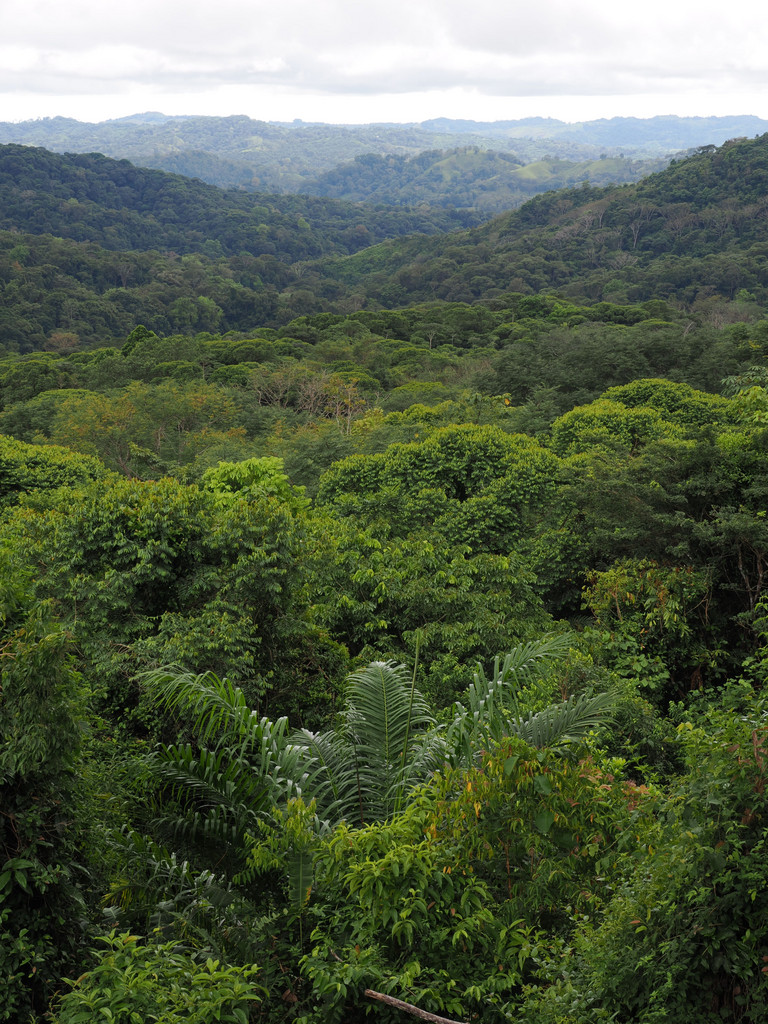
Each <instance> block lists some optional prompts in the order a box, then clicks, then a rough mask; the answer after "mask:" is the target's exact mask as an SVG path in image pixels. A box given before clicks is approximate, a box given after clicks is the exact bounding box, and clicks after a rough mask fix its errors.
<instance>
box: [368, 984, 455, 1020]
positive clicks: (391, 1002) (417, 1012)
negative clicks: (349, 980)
mask: <svg viewBox="0 0 768 1024" xmlns="http://www.w3.org/2000/svg"><path fill="white" fill-rule="evenodd" d="M365 995H367V996H368V998H369V999H378V1000H379V1002H381V1003H386V1004H387V1006H394V1008H395V1009H396V1010H404V1011H405V1012H406V1013H410V1014H412V1016H414V1017H418V1018H419V1019H420V1020H429V1021H432V1022H433V1024H467V1022H466V1021H461V1020H450V1019H449V1018H448V1017H438V1015H437V1014H436V1013H428V1012H427V1011H426V1010H421V1009H419V1007H418V1006H414V1005H413V1003H404V1002H403V1000H402V999H395V997H394V996H386V995H384V993H383V992H377V991H376V990H375V989H372V988H367V989H366V990H365Z"/></svg>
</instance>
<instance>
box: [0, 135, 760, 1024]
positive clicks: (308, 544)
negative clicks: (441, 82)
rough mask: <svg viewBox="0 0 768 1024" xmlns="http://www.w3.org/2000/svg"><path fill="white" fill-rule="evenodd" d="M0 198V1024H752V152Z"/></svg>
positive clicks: (77, 159) (95, 179) (756, 965)
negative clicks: (418, 181) (493, 198)
mask: <svg viewBox="0 0 768 1024" xmlns="http://www.w3.org/2000/svg"><path fill="white" fill-rule="evenodd" d="M360 159H361V160H362V161H363V163H365V161H366V160H367V161H368V164H367V166H369V167H375V165H376V161H377V160H379V159H380V157H376V158H375V159H374V158H373V157H371V158H369V157H365V158H363V157H361V158H360ZM429 160H431V157H430V158H429ZM429 160H427V161H426V163H427V164H429ZM0 194H2V196H3V202H2V207H1V208H2V225H1V226H2V231H0V289H2V303H0V343H1V344H2V346H3V347H2V349H1V350H0V562H2V571H1V572H0V673H1V678H0V812H1V813H0V844H1V845H0V922H1V923H2V932H1V933H0V1022H7V1024H85V1022H91V1021H97V1020H101V1019H104V1020H107V1021H113V1022H115V1024H138V1022H142V1024H143V1022H144V1021H157V1022H158V1024H181V1022H184V1024H209V1022H212V1021H223V1022H228V1024H249V1022H250V1024H255V1022H257V1021H262V1022H264V1024H281V1022H286V1024H287V1022H296V1024H321V1022H322V1024H325V1022H329V1024H356V1022H358V1021H360V1022H362V1021H363V1020H366V1021H369V1020H370V1021H382V1022H386V1024H395V1022H402V1021H405V1020H408V1019H411V1018H412V1017H417V1018H420V1019H424V1020H430V1021H433V1022H437V1024H446V1022H448V1024H456V1022H464V1024H470V1022H473V1024H474V1022H477V1024H510V1022H513V1021H523V1020H524V1021H526V1024H592V1022H595V1021H605V1022H618V1024H662V1022H678V1021H683V1020H696V1021H701V1022H703V1024H715V1022H721V1021H733V1022H738V1021H743V1022H746V1024H760V1022H762V1021H764V1020H765V1019H766V1015H767V1014H768V885H767V884H766V883H767V882H768V878H767V877H766V875H767V873H768V868H766V864H767V863H768V860H767V859H766V849H765V844H766V838H767V837H768V795H767V794H766V782H767V781H768V697H767V696H766V678H767V675H768V515H767V512H768V504H767V500H768V364H767V362H766V360H767V359H768V312H767V307H768V264H767V263H766V258H767V257H768V199H766V196H768V136H765V135H763V136H758V137H756V138H754V139H737V140H734V141H731V142H726V143H725V144H723V145H722V146H720V147H718V148H716V147H714V146H706V147H701V148H699V149H698V150H697V151H696V152H695V153H693V154H692V155H691V156H689V157H686V158H684V159H679V160H676V161H675V162H673V163H672V164H671V165H670V166H669V167H667V168H665V169H664V170H662V171H659V172H658V173H655V174H653V175H650V176H648V177H645V178H643V179H642V180H641V181H639V182H637V183H629V184H625V185H620V186H617V185H611V186H608V187H604V188H600V187H597V186H596V185H593V184H590V183H588V182H585V183H583V184H580V185H578V186H577V187H575V188H569V189H565V190H556V191H552V192H548V193H546V194H543V195H539V196H536V197H535V198H533V199H531V200H529V201H528V202H526V203H525V204H524V205H522V206H520V207H519V209H515V210H510V211H508V212H506V213H504V214H502V215H501V216H499V217H496V218H494V219H492V220H490V221H486V222H482V223H481V222H480V220H477V221H475V220H472V219H471V218H470V219H469V221H467V220H462V217H463V216H464V214H463V213H461V212H457V211H456V210H453V209H450V208H449V207H448V206H446V208H444V209H438V208H436V207H432V206H429V205H427V204H424V205H423V206H420V207H419V208H418V209H416V210H414V209H412V208H411V207H407V206H399V205H396V204H393V205H387V204H386V203H382V204H381V205H380V206H377V207H373V206H368V205H366V204H364V203H363V202H359V201H357V202H354V203H351V202H347V201H344V200H336V199H334V200H331V199H327V198H318V197H314V198H312V197H309V196H303V195H298V194H297V195H290V196H286V195H270V194H267V193H260V194H246V193H243V192H241V191H232V190H220V189H217V188H216V187H214V186H212V185H208V184H204V183H202V182H200V181H191V180H189V179H185V178H183V177H181V176H180V175H174V174H168V173H164V172H162V171H159V170H147V169H142V168H140V167H136V166H134V165H132V164H129V163H128V162H127V161H126V160H112V159H109V158H107V157H104V156H100V155H98V154H89V155H85V156H78V155H72V154H70V155H66V156H61V155H56V154H54V153H52V152H49V151H46V150H42V149H39V148H34V147H30V146H22V145H19V144H17V143H13V144H9V145H7V146H0ZM389 202H393V201H392V197H389Z"/></svg>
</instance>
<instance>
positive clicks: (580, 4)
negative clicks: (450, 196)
mask: <svg viewBox="0 0 768 1024" xmlns="http://www.w3.org/2000/svg"><path fill="white" fill-rule="evenodd" d="M761 12H762V13H761ZM766 44H768V8H762V5H760V4H757V3H755V2H754V0H730V2H728V3H723V2H722V0H718V2H717V3H714V2H712V0H696V2H694V0H643V2H642V3H640V4H627V3H623V2H622V0H612V2H608V0H528V2H526V3H520V0H270V2H265V0H205V2H203V0H183V2H179V0H127V2H126V0H124V2H121V3H116V4H110V3H104V2H102V3H98V4H97V3H95V2H93V0H67V3H61V0H0V120H3V121H22V120H26V119H28V118H38V117H55V116H59V115H61V116H65V117H74V118H77V119H78V120H80V121H102V120H106V119H109V118H117V117H125V116H127V115H129V114H135V113H143V112H146V111H158V112H161V113H164V114H213V115H228V114H246V115H248V116H249V117H253V118H256V119H258V120H264V121H292V120H294V119H301V120H304V121H324V122H328V123H336V124H352V123H365V122H414V121H422V120H426V119H429V118H433V117H452V118H469V119H472V120H477V121H493V120H505V119H517V118H522V117H531V116H541V117H556V118H559V119H561V120H563V121H583V120H593V119H595V118H601V117H615V116H633V117H652V116H654V115H656V114H677V115H679V116H713V115H728V114H731V115H735V114H754V115H757V116H759V117H763V118H768V45H766Z"/></svg>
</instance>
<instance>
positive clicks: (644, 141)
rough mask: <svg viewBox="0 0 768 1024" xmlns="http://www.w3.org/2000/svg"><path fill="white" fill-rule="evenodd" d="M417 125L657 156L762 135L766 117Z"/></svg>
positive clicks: (767, 129)
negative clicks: (549, 140) (554, 141)
mask: <svg viewBox="0 0 768 1024" xmlns="http://www.w3.org/2000/svg"><path fill="white" fill-rule="evenodd" d="M421 127H422V128H427V129H430V130H431V131H435V132H441V133H447V134H452V135H464V134H469V135H482V136H484V137H486V138H493V139H494V140H499V139H504V140H507V141H508V142H509V141H516V140H518V139H529V140H530V139H538V140H542V139H551V140H558V141H560V142H562V143H570V144H573V145H581V146H588V147H606V148H608V149H610V150H611V151H613V152H616V151H617V150H624V151H626V153H628V154H630V153H631V154H633V155H635V156H640V155H645V156H652V155H659V154H663V153H672V152H674V151H676V150H677V151H679V150H685V149H694V148H697V147H699V146H708V145H716V146H719V145H722V144H723V143H724V142H727V141H729V140H730V139H735V138H741V137H744V136H746V137H748V138H752V137H754V136H756V135H762V134H764V133H765V132H768V121H765V120H763V119H762V118H760V117H753V116H751V115H743V116H732V117H677V116H674V115H671V114H670V115H666V116H659V117H646V118H640V117H611V118H601V119H600V120H597V121H577V122H575V123H569V122H566V121H557V120H555V119H554V118H550V117H527V118H523V119H522V120H519V121H454V120H451V119H450V118H447V117H440V118H434V119H433V120H431V121H422V123H421Z"/></svg>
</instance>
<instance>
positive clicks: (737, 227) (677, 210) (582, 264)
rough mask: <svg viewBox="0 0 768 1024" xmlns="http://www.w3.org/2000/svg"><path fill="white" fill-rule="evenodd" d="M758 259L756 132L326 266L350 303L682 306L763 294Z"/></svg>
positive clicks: (763, 156) (765, 247) (764, 248)
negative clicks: (474, 224) (499, 299)
mask: <svg viewBox="0 0 768 1024" xmlns="http://www.w3.org/2000/svg"><path fill="white" fill-rule="evenodd" d="M767 258H768V135H763V136H760V137H759V138H757V139H754V140H746V139H737V140H734V141H732V142H728V143H726V144H725V145H724V146H722V147H720V148H717V149H716V148H715V147H712V146H709V147H704V148H702V149H701V150H700V151H699V152H697V153H696V154H694V155H692V156H690V157H688V158H687V159H685V160H681V161H679V162H676V163H673V164H672V165H671V166H670V167H668V168H667V169H665V170H664V171H661V172H659V173H657V174H654V175H651V176H650V177H648V178H646V179H644V180H643V181H641V182H639V183H637V184H634V185H624V186H619V187H607V188H604V189H595V188H591V187H589V186H587V185H583V186H581V187H578V188H575V189H570V190H567V191H559V192H552V193H547V194H544V195H540V196H537V197H535V198H534V199H532V200H531V201H530V202H528V203H526V204H525V205H524V206H522V207H521V208H520V209H518V210H515V211H513V212H511V213H508V214H506V215H504V216H501V217H498V218H496V219H494V220H492V221H490V222H489V223H487V224H484V225H482V226H480V227H478V228H475V229H474V230H470V231H467V232H465V233H463V234H459V235H453V236H451V237H450V238H445V239H422V240H419V241H416V240H407V241H402V240H399V241H398V242H397V243H385V244H383V245H381V246H377V247H374V248H371V249H368V250H366V251H365V252H362V253H359V254H358V255H356V256H353V257H351V258H349V259H345V260H343V261H338V262H337V263H336V264H335V265H334V266H333V268H332V272H333V273H334V274H335V275H337V276H338V278H339V279H340V280H342V281H344V282H345V283H346V284H347V286H348V287H352V288H354V289H355V290H356V291H357V292H358V293H359V294H360V301H363V302H365V301H367V300H369V299H370V298H371V297H372V296H374V295H377V296H378V297H379V298H380V301H383V302H384V303H385V304H389V305H405V304H407V303H409V302H415V301H425V300H429V299H451V300H454V301H463V302H471V301H474V300H477V299H487V298H490V297H493V296H494V295H495V294H498V293H499V292H503V291H507V290H510V289H512V290H516V291H523V292H525V291H540V290H542V289H549V290H558V291H561V292H563V293H564V294H567V295H573V296H579V297H580V298H584V299H587V300H595V301H597V300H601V299H603V300H610V301H617V302H622V301H627V300H629V301H643V300H645V299H650V298H654V297H657V298H675V299H676V300H677V301H680V302H683V303H686V304H691V303H694V302H696V301H701V300H703V299H705V298H708V297H711V296H721V297H723V298H725V299H731V298H733V297H734V296H735V295H736V294H737V293H739V292H740V291H742V290H746V291H747V292H750V293H753V294H754V296H755V297H756V298H757V299H758V300H765V299H766V298H768V290H767V289H768V268H767V266H766V259H767ZM327 271H328V268H326V272H327Z"/></svg>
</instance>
